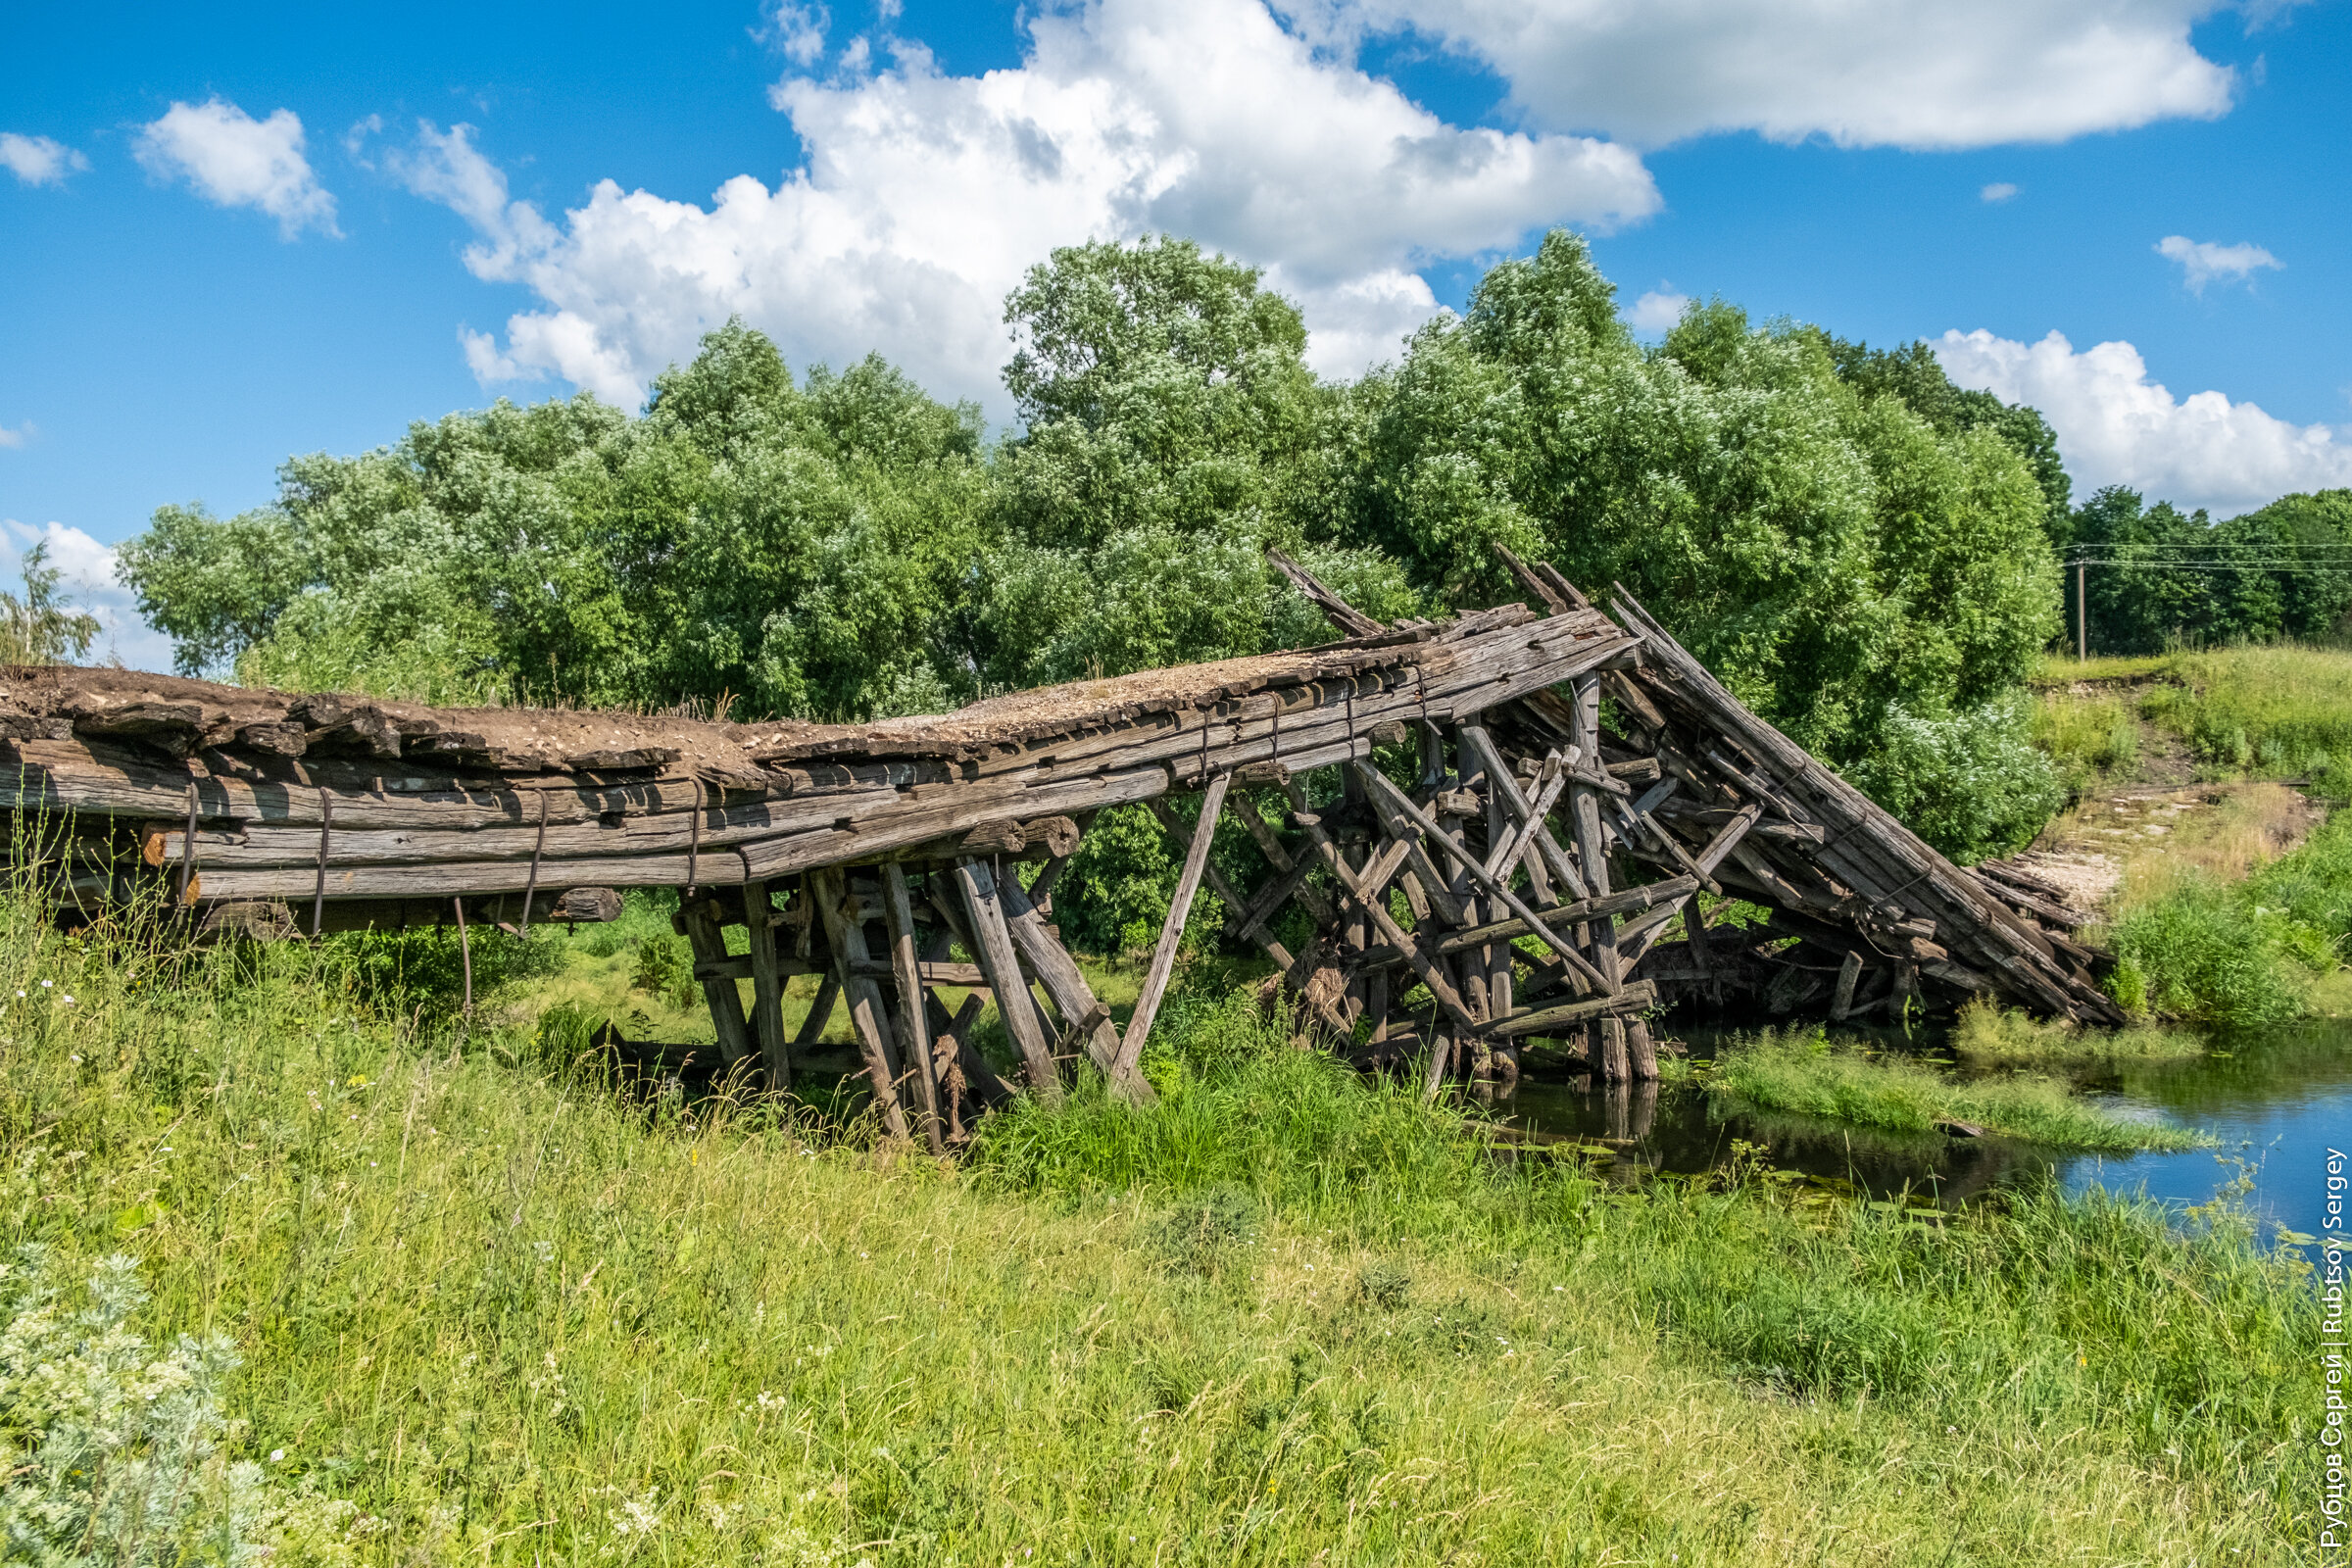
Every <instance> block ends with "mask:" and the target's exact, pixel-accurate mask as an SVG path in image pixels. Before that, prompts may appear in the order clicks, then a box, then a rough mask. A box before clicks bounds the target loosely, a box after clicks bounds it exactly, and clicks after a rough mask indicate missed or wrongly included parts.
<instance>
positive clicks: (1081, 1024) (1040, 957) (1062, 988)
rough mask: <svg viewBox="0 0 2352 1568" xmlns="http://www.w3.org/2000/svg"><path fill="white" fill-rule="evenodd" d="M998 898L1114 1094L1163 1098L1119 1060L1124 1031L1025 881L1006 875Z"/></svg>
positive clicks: (1017, 942) (1018, 943)
mask: <svg viewBox="0 0 2352 1568" xmlns="http://www.w3.org/2000/svg"><path fill="white" fill-rule="evenodd" d="M997 897H998V900H999V901H1000V902H1001V903H1002V904H1003V905H1004V907H1005V929H1006V930H1007V931H1008V932H1010V933H1011V936H1012V945H1013V947H1014V948H1015V949H1017V950H1018V951H1019V953H1020V956H1021V958H1022V961H1024V962H1025V963H1027V964H1028V966H1029V972H1030V973H1031V974H1034V975H1036V976H1037V978H1038V983H1039V984H1040V985H1043V986H1044V987H1045V988H1046V995H1047V996H1049V997H1051V998H1053V999H1054V1006H1055V1007H1057V1008H1058V1009H1060V1012H1061V1019H1062V1024H1063V1026H1064V1027H1066V1028H1067V1029H1068V1030H1069V1032H1070V1033H1071V1034H1072V1035H1074V1036H1075V1037H1076V1038H1077V1039H1078V1040H1079V1041H1080V1042H1081V1043H1082V1044H1083V1045H1084V1046H1085V1048H1086V1054H1087V1057H1088V1059H1090V1060H1091V1061H1093V1062H1094V1064H1095V1067H1096V1070H1098V1071H1099V1072H1101V1073H1102V1074H1103V1077H1105V1078H1107V1079H1108V1080H1109V1081H1110V1090H1111V1093H1112V1094H1114V1095H1118V1096H1120V1097H1122V1098H1124V1099H1127V1100H1131V1101H1134V1102H1136V1103H1139V1104H1150V1103H1152V1101H1153V1100H1154V1099H1156V1098H1158V1097H1157V1096H1155V1095H1153V1094H1152V1086H1151V1084H1149V1083H1147V1082H1146V1081H1145V1080H1144V1076H1143V1074H1141V1073H1139V1072H1137V1071H1136V1070H1135V1069H1134V1068H1133V1067H1132V1066H1127V1065H1124V1064H1122V1063H1121V1062H1120V1060H1119V1031H1118V1027H1117V1026H1116V1025H1115V1024H1113V1023H1112V1022H1111V1021H1110V1009H1109V1008H1108V1007H1105V1006H1104V1005H1103V1004H1102V1003H1101V1002H1100V1001H1099V1000H1097V998H1096V996H1095V989H1094V987H1092V986H1090V985H1088V984H1087V983H1086V975H1085V974H1084V973H1083V972H1082V971H1081V970H1080V969H1079V967H1078V960H1077V959H1075V958H1073V957H1071V956H1070V953H1069V950H1068V949H1067V948H1065V947H1063V946H1062V945H1061V939H1060V938H1059V937H1058V936H1057V935H1055V933H1054V930H1053V928H1052V927H1050V926H1048V925H1047V924H1046V917H1045V916H1044V915H1042V914H1040V913H1038V912H1037V908H1036V907H1035V906H1034V905H1032V904H1031V903H1030V902H1029V896H1028V895H1027V894H1026V893H1025V892H1023V891H1022V889H1021V885H1020V883H1019V881H1017V880H1016V879H1014V878H1012V877H1006V878H1005V880H1004V881H1002V882H1000V883H999V884H997Z"/></svg>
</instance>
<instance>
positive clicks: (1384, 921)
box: [1313, 828, 1479, 1032]
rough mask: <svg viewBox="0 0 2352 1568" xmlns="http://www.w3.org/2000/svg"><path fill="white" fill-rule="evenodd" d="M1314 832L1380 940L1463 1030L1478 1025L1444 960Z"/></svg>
mask: <svg viewBox="0 0 2352 1568" xmlns="http://www.w3.org/2000/svg"><path fill="white" fill-rule="evenodd" d="M1313 834H1314V846H1315V854H1316V855H1318V856H1319V857H1321V858H1322V860H1323V863H1324V864H1325V865H1326V866H1328V867H1329V868H1330V870H1331V874H1332V875H1333V876H1335V877H1337V878H1338V879H1339V883H1340V886H1341V887H1342V888H1344V889H1346V890H1347V893H1348V897H1349V898H1350V899H1352V900H1353V901H1354V902H1355V904H1356V906H1357V907H1359V908H1361V909H1362V910H1363V911H1364V913H1365V914H1366V915H1368V916H1369V917H1370V918H1371V921H1372V925H1373V929H1375V930H1377V931H1378V932H1379V933H1380V938H1381V940H1382V941H1383V942H1386V943H1388V944H1389V945H1390V946H1391V947H1394V948H1397V949H1398V950H1400V951H1401V952H1402V953H1403V954H1404V956H1405V961H1406V962H1408V963H1410V964H1411V965H1412V966H1413V973H1414V974H1416V975H1418V976H1420V978H1421V983H1422V984H1423V985H1425V986H1427V987H1429V994H1430V995H1431V996H1433V997H1435V998H1436V999H1437V1002H1438V1005H1439V1006H1440V1007H1442V1008H1444V1009H1445V1011H1446V1015H1447V1016H1448V1017H1450V1018H1451V1019H1452V1020H1453V1022H1454V1024H1455V1026H1456V1027H1458V1028H1460V1029H1462V1030H1463V1031H1465V1032H1468V1031H1472V1030H1475V1029H1477V1028H1478V1025H1479V1020H1477V1019H1476V1018H1473V1017H1472V1016H1471V1014H1470V1008H1469V1006H1468V1005H1467V1004H1466V1003H1464V1002H1463V1000H1462V994H1461V993H1460V992H1459V991H1457V990H1455V989H1454V986H1453V982H1452V981H1451V980H1449V979H1447V978H1446V960H1445V959H1443V958H1441V957H1438V956H1436V955H1434V954H1432V953H1431V952H1429V951H1428V948H1427V947H1426V946H1425V944H1424V943H1423V942H1422V941H1419V940H1416V937H1415V936H1408V935H1407V934H1406V933H1405V931H1404V928H1403V927H1401V926H1399V925H1398V924H1397V917H1396V916H1395V915H1393V914H1391V913H1389V908H1388V903H1387V901H1386V900H1384V899H1380V898H1377V897H1373V896H1370V895H1368V894H1367V893H1366V892H1365V891H1364V890H1363V888H1362V887H1361V886H1359V885H1358V884H1357V882H1356V880H1355V875H1354V873H1353V872H1351V871H1349V870H1348V865H1347V862H1346V861H1345V860H1343V859H1341V858H1340V850H1339V846H1338V845H1336V844H1334V843H1332V842H1331V839H1330V837H1329V836H1328V835H1327V834H1325V833H1324V832H1323V831H1322V829H1321V828H1316V829H1314V830H1313Z"/></svg>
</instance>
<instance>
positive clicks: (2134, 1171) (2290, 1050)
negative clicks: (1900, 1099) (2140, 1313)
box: [1495, 1022, 2352, 1239]
mask: <svg viewBox="0 0 2352 1568" xmlns="http://www.w3.org/2000/svg"><path fill="white" fill-rule="evenodd" d="M1691 1049H1692V1051H1693V1053H1694V1054H1701V1055H1703V1054H1707V1053H1708V1051H1709V1050H1710V1046H1709V1044H1708V1043H1707V1042H1706V1041H1704V1040H1694V1041H1693V1042H1692V1046H1691ZM2085 1088H2086V1091H2087V1092H2089V1093H2091V1094H2093V1095H2095V1096H2097V1097H2098V1098H2100V1099H2102V1100H2103V1101H2105V1102H2107V1103H2110V1104H2113V1105H2114V1106H2115V1107H2116V1108H2118V1109H2119V1110H2122V1111H2124V1112H2125V1113H2127V1114H2131V1115H2142V1116H2150V1117H2160V1118H2163V1119H2165V1120H2168V1121H2174V1122H2178V1123H2180V1125H2182V1126H2186V1127H2195V1128H2200V1129H2202V1130H2204V1131H2206V1132H2209V1133H2212V1134H2213V1135H2214V1136H2215V1137H2217V1138H2219V1139H2220V1140H2221V1141H2222V1147H2221V1148H2219V1149H2213V1150H2191V1151H2188V1152H2181V1153H2152V1152H2151V1153H2137V1154H2121V1155H2119V1154H2085V1153H2080V1152H2071V1151H2066V1150H2052V1149H2047V1148H2042V1147H2039V1146H2036V1145H2033V1144H2026V1143H2020V1142H2017V1141H2014V1140H2011V1139H2005V1138H1983V1139H1957V1138H1945V1137H1943V1136H1942V1135H1940V1134H1935V1135H1922V1136H1910V1135H1903V1134H1890V1133H1885V1132H1880V1131H1877V1130H1875V1129H1868V1128H1859V1127H1848V1126H1845V1125H1843V1124H1841V1123H1838V1122H1828V1121H1817V1120H1814V1119H1812V1118H1809V1117H1801V1116H1788V1115H1781V1114H1778V1113H1762V1112H1752V1111H1734V1112H1728V1113H1727V1112H1726V1111H1725V1110H1724V1109H1723V1108H1722V1107H1720V1106H1713V1105H1710V1104H1709V1103H1707V1097H1705V1096H1704V1095H1701V1094H1700V1093H1698V1092H1697V1091H1696V1090H1694V1089H1690V1088H1686V1087H1683V1086H1679V1085H1673V1084H1666V1085H1646V1086H1629V1087H1619V1088H1611V1089H1606V1090H1603V1089H1598V1088H1593V1087H1589V1086H1588V1085H1587V1083H1586V1081H1584V1080H1570V1081H1568V1082H1537V1081H1532V1080H1531V1081H1527V1082H1523V1083H1522V1084H1521V1085H1520V1088H1519V1092H1518V1093H1517V1094H1516V1095H1514V1096H1512V1097H1510V1098H1509V1099H1507V1100H1503V1101H1498V1102H1497V1103H1495V1115H1496V1116H1498V1117H1501V1118H1504V1119H1506V1120H1507V1121H1508V1122H1509V1123H1511V1124H1513V1125H1516V1126H1519V1127H1522V1128H1526V1129H1528V1130H1530V1131H1534V1132H1539V1133H1551V1134H1560V1135H1565V1136H1569V1137H1575V1138H1580V1139H1593V1140H1600V1141H1602V1142H1603V1143H1604V1144H1605V1147H1607V1148H1608V1149H1609V1150H1610V1151H1611V1152H1614V1153H1615V1155H1616V1156H1617V1163H1618V1167H1619V1171H1620V1174H1621V1176H1623V1177H1625V1178H1627V1179H1638V1178H1639V1177H1640V1176H1641V1175H1642V1174H1643V1173H1645V1172H1650V1171H1666V1172H1681V1173H1690V1172H1696V1171H1702V1170H1706V1169H1709V1168H1711V1167H1714V1166H1717V1165H1720V1164H1722V1163H1724V1162H1725V1161H1727V1160H1728V1159H1730V1157H1731V1155H1732V1145H1733V1143H1734V1141H1735V1140H1743V1141H1745V1142H1748V1143H1754V1144H1762V1145H1764V1146H1765V1147H1767V1148H1768V1149H1770V1150H1771V1154H1770V1156H1769V1157H1770V1158H1771V1160H1772V1161H1773V1162H1774V1163H1775V1164H1778V1165H1781V1166H1783V1167H1784V1168H1788V1169H1791V1170H1798V1171H1803V1172H1805V1173H1807V1174H1810V1175H1815V1176H1826V1177H1842V1178H1845V1179H1847V1180H1850V1181H1852V1182H1853V1183H1854V1184H1855V1185H1856V1186H1858V1187H1862V1188H1865V1189H1867V1190H1868V1191H1869V1192H1870V1193H1871V1194H1872V1195H1873V1196H1876V1197H1890V1196H1892V1195H1894V1194H1896V1193H1899V1192H1902V1191H1905V1190H1908V1191H1910V1192H1911V1193H1913V1194H1914V1195H1917V1196H1921V1197H1928V1196H1933V1197H1934V1198H1936V1199H1937V1200H1939V1201H1943V1202H1946V1203H1956V1202H1964V1201H1967V1200H1968V1199H1969V1198H1970V1197H1972V1196H1974V1195H1975V1194H1977V1193H1979V1192H1982V1191H1984V1190H1985V1188H1987V1187H1989V1186H1992V1185H1994V1184H1997V1183H2002V1182H2010V1181H2016V1180H2018V1179H2020V1178H2022V1177H2027V1176H2030V1175H2034V1174H2038V1173H2039V1172H2042V1171H2050V1170H2054V1171H2055V1172H2056V1173H2057V1176H2058V1179H2059V1181H2060V1182H2061V1183H2062V1184H2063V1185H2065V1186H2066V1187H2067V1188H2068V1189H2070V1190H2072V1191H2082V1190H2084V1189H2087V1188H2089V1187H2091V1186H2093V1185H2097V1186H2103V1187H2106V1188H2108V1189H2109V1190H2111V1191H2113V1192H2118V1193H2145V1194H2146V1195H2147V1196H2148V1197H2150V1198H2154V1199H2157V1200H2159V1201H2164V1202H2166V1203H2169V1204H2172V1205H2175V1206H2177V1207H2183V1208H2185V1207H2187V1206H2190V1205H2193V1204H2198V1203H2203V1202H2207V1201H2211V1200H2212V1199H2213V1197H2214V1196H2215V1195H2216V1194H2217V1193H2218V1192H2219V1191H2221V1190H2222V1189H2223V1188H2224V1187H2225V1186H2226V1185H2228V1184H2229V1183H2231V1182H2235V1181H2241V1180H2243V1181H2245V1182H2246V1183H2248V1184H2250V1185H2248V1186H2247V1187H2246V1188H2245V1197H2244V1201H2246V1202H2247V1203H2248V1204H2249V1205H2250V1206H2251V1207H2252V1208H2253V1210H2254V1212H2255V1213H2256V1215H2257V1216H2258V1218H2259V1219H2260V1220H2261V1221H2262V1233H2263V1235H2264V1237H2265V1238H2266V1239H2268V1238H2270V1237H2272V1236H2275V1235H2276V1234H2277V1232H2278V1229H2279V1228H2281V1227H2283V1228H2285V1229H2287V1230H2291V1231H2299V1232H2304V1233H2311V1232H2316V1231H2317V1230H2319V1229H2320V1205H2321V1201H2322V1196H2323V1194H2322V1186H2323V1177H2324V1174H2325V1163H2326V1160H2327V1151H2328V1149H2329V1148H2330V1147H2332V1148H2335V1149H2338V1150H2342V1151H2345V1152H2347V1153H2352V1022H2328V1023H2315V1024H2303V1025H2297V1026H2295V1027H2292V1028H2288V1029H2277V1030H2267V1031H2263V1032H2261V1033H2259V1034H2254V1033H2238V1034H2233V1035H2228V1036H2217V1037H2215V1038H2214V1040H2213V1041H2212V1042H2211V1045H2210V1049H2209V1051H2208V1054H2205V1055H2202V1056H2195V1057H2188V1058H2183V1059H2180V1060H2174V1061H2168V1062H2160V1063H2148V1064H2135V1065H2132V1066H2130V1067H2127V1068H2125V1069H2123V1070H2122V1071H2121V1072H2120V1073H2118V1074H2116V1075H2113V1076H2110V1077H2108V1078H2106V1079H2104V1080H2096V1079H2094V1080H2092V1081H2090V1082H2089V1083H2088V1084H2086V1086H2085Z"/></svg>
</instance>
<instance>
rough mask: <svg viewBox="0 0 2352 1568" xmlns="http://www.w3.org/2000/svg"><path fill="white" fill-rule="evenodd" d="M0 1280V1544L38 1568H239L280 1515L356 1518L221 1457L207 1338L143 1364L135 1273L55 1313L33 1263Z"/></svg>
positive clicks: (92, 1284)
mask: <svg viewBox="0 0 2352 1568" xmlns="http://www.w3.org/2000/svg"><path fill="white" fill-rule="evenodd" d="M18 1258H19V1261H18V1262H17V1264H16V1265H15V1266H13V1267H10V1268H7V1269H6V1270H4V1271H0V1272H4V1274H5V1278H4V1279H0V1315H5V1318H6V1321H7V1327H6V1328H5V1330H0V1464H5V1466H6V1475H7V1478H8V1482H7V1489H6V1491H5V1492H0V1542H5V1544H6V1555H7V1558H8V1560H9V1561H11V1562H37V1563H42V1564H46V1565H50V1568H83V1565H88V1568H97V1565H98V1564H101V1563H103V1564H107V1565H110V1568H144V1565H146V1564H150V1563H154V1564H174V1565H176V1564H180V1563H220V1564H238V1565H242V1564H246V1563H250V1562H254V1561H258V1560H260V1559H261V1558H264V1557H266V1556H269V1555H270V1553H271V1548H272V1546H273V1545H274V1544H276V1543H274V1542H273V1541H272V1540H271V1537H273V1536H275V1535H278V1534H279V1533H280V1532H281V1529H282V1527H283V1526H285V1525H287V1524H288V1523H289V1522H294V1521H290V1520H289V1514H294V1513H299V1514H301V1515H303V1516H305V1517H304V1518H303V1519H302V1520H301V1521H300V1523H303V1524H308V1525H314V1526H315V1525H319V1524H324V1525H326V1526H327V1527H328V1528H329V1529H330V1530H331V1529H332V1528H333V1527H334V1526H336V1525H339V1524H341V1523H343V1522H344V1521H346V1520H348V1519H349V1518H350V1516H351V1515H353V1514H355V1513H356V1512H357V1511H358V1510H357V1509H355V1508H353V1507H352V1506H351V1505H350V1504H348V1503H340V1504H337V1503H322V1502H317V1501H314V1500H312V1499H308V1498H303V1499H297V1498H295V1497H292V1496H289V1495H284V1494H280V1493H278V1492H276V1491H275V1490H274V1489H272V1488H271V1487H270V1484H269V1482H268V1480H267V1479H266V1478H265V1477H264V1475H263V1472H262V1467H261V1466H260V1465H257V1464H254V1463H251V1462H250V1461H246V1462H238V1463H231V1462H229V1460H228V1459H227V1457H226V1455H225V1454H224V1453H223V1452H222V1443H223V1440H224V1439H225V1438H226V1436H227V1433H228V1422H227V1420H226V1419H225V1418H224V1417H223V1416H222V1414H221V1386H222V1383H223V1381H224V1380H225V1379H226V1377H227V1375H228V1374H229V1373H230V1372H231V1371H233V1370H234V1369H235V1367H236V1365H237V1356H236V1352H235V1350H234V1349H233V1348H231V1346H230V1345H229V1342H228V1341H227V1340H226V1339H225V1338H224V1337H222V1336H221V1335H218V1334H215V1335H212V1336H210V1337H208V1338H206V1339H204V1340H196V1339H192V1338H190V1337H189V1336H187V1335H184V1334H183V1335H181V1336H180V1337H179V1338H178V1340H177V1341H176V1342H175V1343H174V1344H173V1345H172V1348H170V1349H168V1350H164V1351H162V1352H161V1353H157V1352H155V1351H154V1350H152V1349H151V1348H150V1347H149V1346H148V1344H147V1342H146V1340H145V1339H143V1338H141V1337H140V1336H139V1335H138V1334H136V1333H134V1332H133V1331H132V1329H131V1326H130V1325H131V1319H132V1317H133V1315H134V1314H135V1313H136V1312H137V1311H138V1309H139V1308H140V1307H141V1306H143V1305H145V1304H146V1301H147V1291H146V1288H145V1287H144V1286H143V1285H141V1284H140V1283H139V1271H138V1263H137V1261H136V1260H135V1259H133V1258H129V1257H125V1256H123V1255H121V1254H117V1255H115V1256H113V1257H109V1258H107V1259H106V1260H105V1261H103V1262H101V1263H99V1264H98V1265H97V1266H96V1267H95V1268H94V1269H93V1270H92V1271H91V1274H90V1278H89V1285H88V1290H87V1295H88V1301H89V1304H88V1305H87V1306H86V1307H83V1308H82V1309H81V1310H79V1311H73V1310H71V1309H70V1308H69V1307H68V1306H67V1304H66V1301H65V1299H64V1298H65V1296H66V1292H65V1291H64V1290H63V1289H62V1288H61V1287H60V1286H59V1285H58V1284H57V1283H56V1281H55V1279H54V1277H53V1271H52V1269H51V1267H50V1263H49V1256H48V1253H47V1252H46V1250H43V1249H42V1248H39V1247H25V1248H23V1249H20V1250H19V1252H18Z"/></svg>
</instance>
